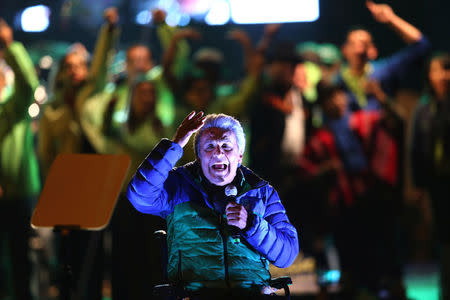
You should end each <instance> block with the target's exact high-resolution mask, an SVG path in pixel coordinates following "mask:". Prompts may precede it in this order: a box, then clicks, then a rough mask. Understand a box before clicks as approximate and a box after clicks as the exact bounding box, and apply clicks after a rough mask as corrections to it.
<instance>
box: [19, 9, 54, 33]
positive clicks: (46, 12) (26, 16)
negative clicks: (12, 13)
mask: <svg viewBox="0 0 450 300" xmlns="http://www.w3.org/2000/svg"><path fill="white" fill-rule="evenodd" d="M49 17H50V9H49V8H48V7H47V6H45V5H36V6H30V7H27V8H25V9H24V10H23V12H22V14H21V16H20V26H21V27H22V30H23V31H25V32H42V31H45V30H47V28H48V26H49V24H50V21H49Z"/></svg>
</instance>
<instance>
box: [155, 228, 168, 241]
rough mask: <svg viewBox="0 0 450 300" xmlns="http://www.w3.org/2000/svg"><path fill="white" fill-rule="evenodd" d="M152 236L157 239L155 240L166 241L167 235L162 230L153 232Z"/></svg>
mask: <svg viewBox="0 0 450 300" xmlns="http://www.w3.org/2000/svg"><path fill="white" fill-rule="evenodd" d="M153 235H154V236H155V237H156V238H157V239H164V240H165V239H166V236H167V233H166V232H165V231H164V230H156V231H155V232H153Z"/></svg>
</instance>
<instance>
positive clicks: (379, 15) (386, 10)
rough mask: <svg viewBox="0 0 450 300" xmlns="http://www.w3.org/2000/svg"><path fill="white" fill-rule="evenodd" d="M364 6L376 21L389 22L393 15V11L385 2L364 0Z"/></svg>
mask: <svg viewBox="0 0 450 300" xmlns="http://www.w3.org/2000/svg"><path fill="white" fill-rule="evenodd" d="M366 6H367V8H368V9H369V11H370V13H371V14H372V16H373V18H374V19H375V20H376V21H377V22H380V23H389V22H390V21H391V20H392V19H393V18H394V17H395V13H394V11H393V10H392V8H391V7H390V6H389V5H387V4H377V3H374V2H372V1H366Z"/></svg>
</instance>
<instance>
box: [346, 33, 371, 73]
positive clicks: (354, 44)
mask: <svg viewBox="0 0 450 300" xmlns="http://www.w3.org/2000/svg"><path fill="white" fill-rule="evenodd" d="M342 50H343V51H342V52H343V54H344V56H345V58H346V59H347V61H348V62H349V64H351V65H352V64H365V63H366V62H367V61H368V60H372V59H375V58H376V56H377V49H376V47H375V45H374V43H373V41H372V36H371V35H370V33H369V32H367V31H366V30H362V29H358V30H354V31H352V32H350V33H349V34H348V35H347V41H346V42H345V45H344V47H343V49H342Z"/></svg>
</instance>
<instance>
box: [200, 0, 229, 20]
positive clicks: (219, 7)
mask: <svg viewBox="0 0 450 300" xmlns="http://www.w3.org/2000/svg"><path fill="white" fill-rule="evenodd" d="M228 21H230V6H229V4H228V1H226V0H216V1H215V2H214V3H213V4H212V6H211V9H210V10H209V12H208V14H207V15H206V17H205V22H206V24H208V25H224V24H226V23H228Z"/></svg>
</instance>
